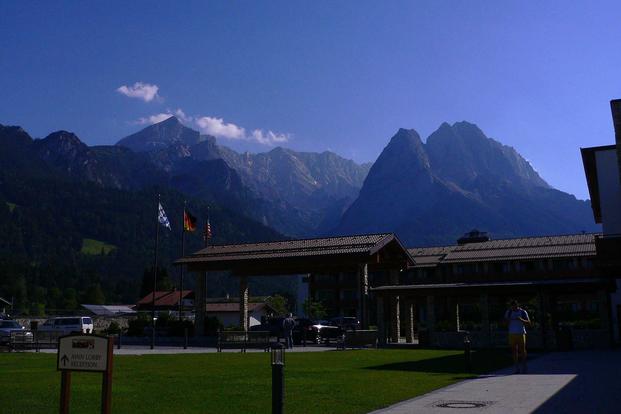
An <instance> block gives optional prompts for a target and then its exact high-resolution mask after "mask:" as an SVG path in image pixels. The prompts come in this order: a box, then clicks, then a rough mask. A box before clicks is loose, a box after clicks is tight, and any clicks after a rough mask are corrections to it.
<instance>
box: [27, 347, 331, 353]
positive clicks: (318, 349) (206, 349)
mask: <svg viewBox="0 0 621 414" xmlns="http://www.w3.org/2000/svg"><path fill="white" fill-rule="evenodd" d="M335 349H336V348H335V347H326V346H306V347H303V346H296V347H293V350H289V349H288V350H287V352H325V351H334V350H335ZM28 352H35V351H28ZM40 352H42V353H49V354H56V353H57V352H58V350H56V349H41V350H40ZM215 352H218V350H217V349H216V348H213V347H188V349H183V347H179V346H156V347H155V349H151V348H150V347H149V346H148V345H147V346H144V345H123V346H122V347H121V349H117V348H116V347H114V355H163V354H164V355H166V354H210V353H215ZM222 352H236V353H240V350H239V349H223V350H222ZM246 352H248V353H250V352H265V351H263V350H262V349H248V350H247V351H246Z"/></svg>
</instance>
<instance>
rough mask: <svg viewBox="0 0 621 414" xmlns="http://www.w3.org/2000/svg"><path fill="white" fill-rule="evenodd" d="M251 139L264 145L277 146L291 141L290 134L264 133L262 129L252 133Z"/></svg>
mask: <svg viewBox="0 0 621 414" xmlns="http://www.w3.org/2000/svg"><path fill="white" fill-rule="evenodd" d="M251 138H252V140H253V141H256V142H258V143H259V144H263V145H270V146H271V145H276V144H282V143H283V142H287V141H289V138H290V135H289V134H279V133H276V132H272V131H267V132H263V131H262V130H260V129H255V130H254V131H252V135H251Z"/></svg>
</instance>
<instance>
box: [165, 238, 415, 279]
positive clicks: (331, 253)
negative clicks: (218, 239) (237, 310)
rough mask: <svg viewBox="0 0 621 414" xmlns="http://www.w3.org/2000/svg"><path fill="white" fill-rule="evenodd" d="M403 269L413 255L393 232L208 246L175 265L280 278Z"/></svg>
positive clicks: (194, 269) (196, 269) (198, 269)
mask: <svg viewBox="0 0 621 414" xmlns="http://www.w3.org/2000/svg"><path fill="white" fill-rule="evenodd" d="M364 263H366V264H367V265H368V266H369V270H379V269H382V268H399V269H404V268H407V267H408V266H412V265H413V264H414V260H413V259H412V256H411V255H410V254H409V253H408V251H407V249H405V248H404V247H403V245H402V244H401V242H400V241H399V239H398V238H397V237H396V236H395V235H394V234H392V233H381V234H361V235H353V236H338V237H326V238H315V239H298V240H282V241H275V242H264V243H248V244H231V245H215V246H209V247H206V248H205V249H202V250H199V251H198V252H196V253H194V254H191V255H189V256H185V257H183V258H181V259H179V260H177V261H176V262H175V264H187V265H188V270H190V271H225V270H229V271H232V272H234V273H238V274H247V275H277V274H296V273H312V272H320V271H326V270H329V269H341V270H343V269H344V268H347V269H349V268H352V267H354V266H356V265H360V264H364Z"/></svg>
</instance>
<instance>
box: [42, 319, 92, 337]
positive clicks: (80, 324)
mask: <svg viewBox="0 0 621 414" xmlns="http://www.w3.org/2000/svg"><path fill="white" fill-rule="evenodd" d="M39 331H41V332H58V333H61V334H63V335H68V334H72V333H85V334H89V333H93V320H92V319H91V318H89V317H88V316H67V317H61V318H52V319H48V320H47V321H45V323H44V324H43V325H41V326H39Z"/></svg>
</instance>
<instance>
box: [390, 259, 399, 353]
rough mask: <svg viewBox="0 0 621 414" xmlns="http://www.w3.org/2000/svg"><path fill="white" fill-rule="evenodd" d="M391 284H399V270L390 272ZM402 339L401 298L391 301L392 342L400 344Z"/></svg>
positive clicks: (396, 297) (394, 297) (395, 297)
mask: <svg viewBox="0 0 621 414" xmlns="http://www.w3.org/2000/svg"><path fill="white" fill-rule="evenodd" d="M390 284H391V285H398V284H399V270H397V269H392V270H390ZM400 337H401V319H400V317H399V296H393V297H392V298H391V299H390V340H391V341H392V342H395V343H398V342H399V338H400Z"/></svg>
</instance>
